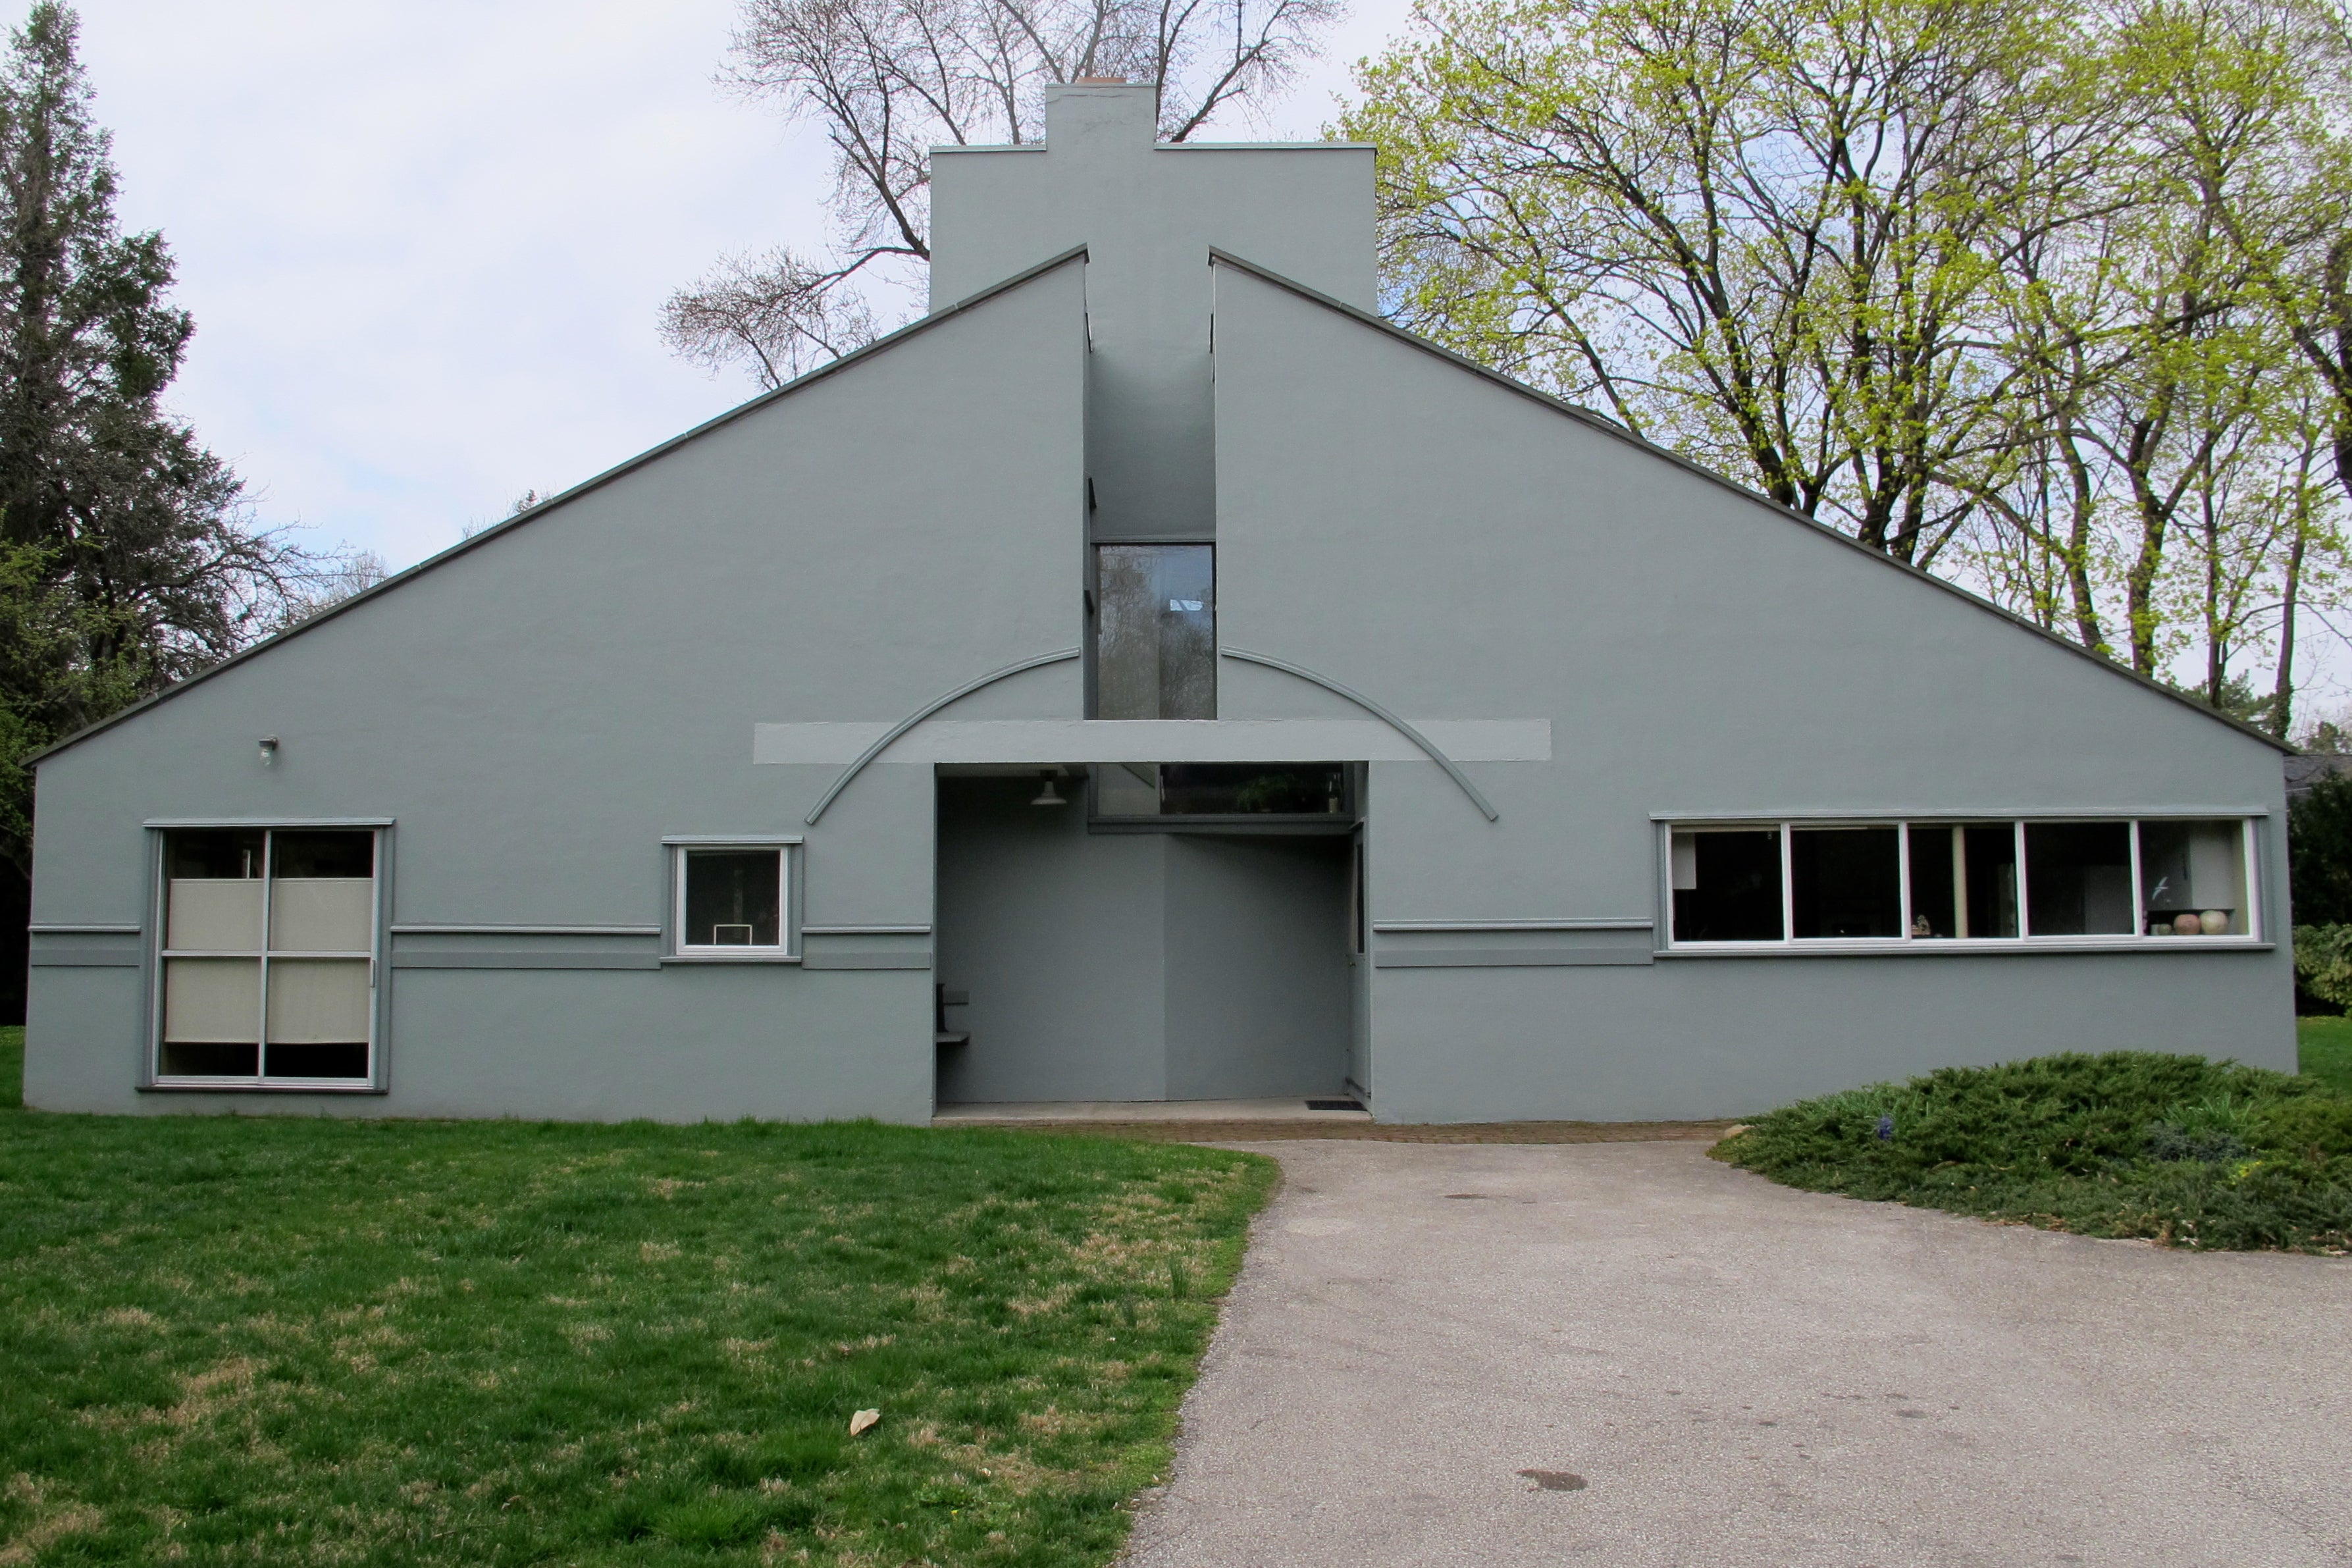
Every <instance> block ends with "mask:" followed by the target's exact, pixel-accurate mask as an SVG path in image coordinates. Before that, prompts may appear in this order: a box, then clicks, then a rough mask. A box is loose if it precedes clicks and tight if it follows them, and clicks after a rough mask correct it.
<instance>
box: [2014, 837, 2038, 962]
mask: <svg viewBox="0 0 2352 1568" xmlns="http://www.w3.org/2000/svg"><path fill="white" fill-rule="evenodd" d="M2009 826H2010V833H2011V851H2010V852H2011V854H2013V855H2015V856H2016V857H2017V939H2018V941H2020V942H2023V941H2024V940H2025V939H2026V938H2027V937H2030V936H2032V934H2033V924H2032V921H2030V920H2028V919H2027V918H2026V913H2025V911H2026V909H2027V894H2026V888H2025V824H2024V822H2023V821H2022V820H2020V821H2017V822H2012V823H2011V824H2010V825H2009Z"/></svg>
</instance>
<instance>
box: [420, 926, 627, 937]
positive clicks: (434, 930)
mask: <svg viewBox="0 0 2352 1568" xmlns="http://www.w3.org/2000/svg"><path fill="white" fill-rule="evenodd" d="M390 929H391V931H392V934H393V935H394V936H659V935H661V933H662V928H661V927H659V926H618V925H581V926H530V925H420V924H407V925H395V926H393V927H392V928H390Z"/></svg>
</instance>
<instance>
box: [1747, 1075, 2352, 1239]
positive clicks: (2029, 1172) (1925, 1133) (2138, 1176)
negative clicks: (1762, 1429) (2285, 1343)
mask: <svg viewBox="0 0 2352 1568" xmlns="http://www.w3.org/2000/svg"><path fill="white" fill-rule="evenodd" d="M1715 1153H1716V1157H1717V1158H1718V1159H1722V1160H1726V1161H1728V1162H1729V1163H1733V1164H1736V1165H1739V1166H1741V1167H1743V1168H1745V1169H1747V1170H1750V1171H1754V1172H1756V1173H1758V1174H1759V1175H1764V1176H1769V1177H1770V1178H1771V1179H1773V1180H1774V1181H1778V1182H1782V1183H1785V1184H1788V1185H1790V1186H1795V1187H1803V1188H1807V1189H1809V1190H1811V1191H1814V1192H1832V1193H1844V1194H1848V1195H1850V1196H1853V1197H1860V1198H1879V1199H1890V1200H1893V1201H1895V1202H1899V1203H1906V1204H1915V1205H1920V1206H1922V1207H1927V1208H1940V1209H1946V1210H1949V1211H1951V1212H1952V1213H1955V1214H1970V1215H1982V1216H1984V1217H1987V1218H1997V1219H2010V1220H2019V1221H2023V1222H2025V1223H2027V1224H2031V1225H2038V1226H2043V1227H2044V1228H2047V1229H2052V1230H2068V1231H2075V1232H2078V1233H2080V1234H2083V1235H2085V1236H2116V1237H2149V1238H2152V1239H2154V1240H2158V1241H2163V1242H2168V1243H2170V1244H2172V1245H2175V1246H2181V1247H2275V1248H2285V1249H2290V1250H2295V1251H2317V1252H2341V1251H2345V1250H2347V1249H2352V1097H2347V1096H2345V1095H2341V1094H2337V1093H2335V1092H2334V1091H2332V1090H2329V1089H2324V1088H2322V1087H2321V1086H2320V1085H2318V1084H2317V1083H2315V1082H2314V1081H2312V1080H2311V1079H2304V1078H2290V1077H2288V1076H2287V1075H2285V1074H2284V1073H2274V1072H2265V1071H2263V1070H2262V1069H2260V1068H2246V1067H2239V1066H2237V1065H2235V1064H2232V1063H2227V1062H2211V1061H2208V1060H2206V1059H2205V1058H2202V1057H2179V1056H2158V1055H2154V1054H2151V1053H2147V1052H2138V1051H2116V1052H2113V1053H2110V1054H2108V1055H2105V1056H2082V1055H2064V1056H2053V1057H2040V1058H2033V1059H2032V1060H2029V1061H2021V1062H2010V1063H2005V1064H2003V1065H2001V1066H1999V1067H1990V1068H1941V1069H1939V1070H1937V1071H1936V1072H1932V1073H1929V1074H1927V1076H1926V1077H1924V1078H1916V1079H1912V1080H1911V1081H1910V1082H1908V1083H1904V1084H1892V1083H1887V1084H1874V1085H1872V1086H1871V1087H1869V1088H1866V1089H1850V1090H1847V1091H1846V1092H1844V1093H1843V1094H1832V1095H1826V1096H1823V1097H1822V1098H1821V1099H1819V1100H1804V1101H1802V1102H1801V1103H1799V1104H1796V1105H1791V1106H1788V1107H1786V1108H1784V1109H1782V1110H1776V1111H1773V1112H1772V1113H1771V1114H1769V1115H1768V1116H1765V1117H1762V1118H1760V1119H1759V1120H1758V1121H1756V1122H1755V1124H1754V1125H1753V1126H1751V1127H1749V1128H1748V1129H1747V1130H1746V1131H1742V1132H1740V1133H1738V1134H1737V1135H1736V1136H1734V1137H1731V1138H1727V1139H1726V1140H1725V1141H1724V1142H1721V1143H1718V1144H1717V1145H1716V1149H1715Z"/></svg>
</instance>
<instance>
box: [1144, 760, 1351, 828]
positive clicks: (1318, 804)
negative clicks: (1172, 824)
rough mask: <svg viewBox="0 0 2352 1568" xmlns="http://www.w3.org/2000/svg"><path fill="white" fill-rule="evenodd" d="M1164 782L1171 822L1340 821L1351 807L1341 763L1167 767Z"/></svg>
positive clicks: (1163, 803)
mask: <svg viewBox="0 0 2352 1568" xmlns="http://www.w3.org/2000/svg"><path fill="white" fill-rule="evenodd" d="M1347 795H1348V770H1347V768H1346V766H1345V765H1344V764H1342V763H1162V764H1160V811H1161V813H1162V814H1163V815H1165V816H1266V815H1273V816H1339V815H1340V814H1341V812H1342V811H1343V810H1344V809H1345V808H1346V805H1347Z"/></svg>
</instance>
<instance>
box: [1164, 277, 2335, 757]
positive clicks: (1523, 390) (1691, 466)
mask: <svg viewBox="0 0 2352 1568" xmlns="http://www.w3.org/2000/svg"><path fill="white" fill-rule="evenodd" d="M1209 264H1210V265H1211V266H1212V267H1230V268H1234V270H1235V271H1237V272H1244V273H1247V274H1248V275H1249V276H1251V277H1253V278H1255V279H1258V280H1259V281H1261V282H1265V283H1270V284H1272V285H1274V287H1276V288H1277V289H1283V290H1285V291H1286V292H1288V293H1292V294H1296V295H1297V296H1298V297H1299V298H1300V299H1302V300H1307V301H1309V302H1311V303H1313V304H1317V305H1320V306H1322V307H1324V308H1325V309H1326V310H1336V311H1338V312H1339V314H1340V315H1343V316H1347V317H1349V318H1350V319H1352V320H1354V321H1359V322H1360V323H1362V324H1363V325H1365V326H1368V327H1372V328H1375V329H1377V330H1379V331H1381V332H1384V333H1386V334H1387V335H1389V336H1390V337H1392V338H1395V339H1397V340H1398V341H1399V342H1404V343H1408V344H1410V345H1412V347H1414V348H1416V349H1419V350H1421V351H1422V352H1423V353H1427V354H1433V355H1435V356H1436V357H1437V358H1439V359H1442V360H1444V362H1445V363H1448V364H1450V365H1453V366H1454V368H1455V369H1457V370H1465V371H1467V372H1469V373H1470V374H1472V375H1475V376H1476V377H1478V378H1479V379H1480V380H1482V381H1489V382H1492V383H1494V384H1496V386H1499V387H1501V388H1503V389H1504V390H1505V391H1507V392H1514V393H1517V395H1520V396H1521V397H1525V398H1528V399H1529V400H1530V401H1532V402H1536V403H1539V404H1541V405H1544V406H1545V407H1546V408H1549V409H1550V410H1552V411H1553V412H1554V413H1557V414H1564V415H1566V416H1569V417H1570V419H1573V420H1575V421H1576V422H1577V423H1578V424H1580V425H1583V426H1587V427H1589V428H1591V429H1593V430H1597V431H1599V432H1601V434H1602V435H1605V436H1611V437H1615V438H1616V439H1617V440H1620V441H1622V442H1624V443H1625V444H1626V445H1627V446H1629V447H1634V448H1635V449H1637V450H1639V451H1643V452H1646V453H1648V454H1650V455H1651V456H1652V457H1654V458H1663V459H1664V460H1665V461H1667V462H1669V463H1672V464H1674V465H1675V467H1676V468H1681V469H1683V470H1685V472H1688V473H1692V474H1696V475H1697V476H1698V477H1699V478H1700V479H1706V480H1709V481H1710V482H1712V483H1714V484H1717V485H1720V486H1722V487H1723V488H1724V489H1727V490H1729V491H1731V492H1732V493H1733V494H1735V495H1738V496H1742V497H1745V498H1746V499H1747V500H1751V501H1754V502H1755V503H1756V504H1757V505H1759V506H1761V507H1766V508H1769V510H1771V511H1772V512H1773V514H1774V515H1776V516H1778V517H1781V518H1784V519H1787V520H1788V521H1793V522H1799V523H1802V524H1803V525H1804V526H1805V527H1807V528H1809V529H1811V530H1812V531H1814V532H1815V533H1818V534H1820V535H1822V537H1823V538H1825V539H1831V540H1834V541H1836V542H1838V543H1840V544H1843V545H1844V546H1845V547H1846V548H1847V549H1849V550H1853V551H1858V552H1861V553H1862V554H1864V555H1866V556H1868V557H1869V558H1870V559H1871V560H1873V561H1875V562H1877V563H1880V564H1881V565H1883V566H1889V567H1892V568H1894V569H1895V571H1897V572H1900V573H1903V574H1905V575H1906V576H1909V577H1914V578H1916V579H1917V580H1918V581H1920V582H1922V583H1926V584H1930V585H1932V586H1934V587H1937V588H1940V589H1942V590H1943V591H1944V592H1945V593H1947V594H1949V595H1952V596H1953V597H1955V598H1957V599H1959V600H1960V601H1962V602H1963V603H1965V604H1969V605H1974V606H1975V607H1976V608H1978V609H1979V610H1982V611H1984V612H1985V613H1986V614H1988V615H1992V616H2000V618H2001V619H2002V620H2004V621H2007V622H2008V623H2009V624H2010V625H2011V626H2015V627H2017V628H2018V629H2019V630H2021V631H2027V632H2031V633H2032V634H2033V635H2034V636H2035V637H2040V638H2041V639H2042V640H2043V641H2044V642H2047V643H2049V644H2050V645H2051V646H2052V647H2061V648H2063V649H2065V650H2066V651H2067V652H2068V653H2071V654H2073V655H2074V656H2075V657H2076V658H2084V659H2088V660H2090V661H2091V663H2093V664H2095V665H2096V666H2098V667H2099V668H2101V669H2104V670H2105V671H2107V672H2108V673H2109V674H2111V675H2120V676H2122V677H2123V678H2124V679H2126V680H2128V681H2131V682H2132V683H2133V684H2135V685H2137V686H2142V687H2145V688H2147V689H2148V690H2150V691H2153V692H2155V693H2156V694H2157V695H2158V696H2159V697H2165V698H2168V699H2170V700H2172V701H2174V702H2178V703H2179V704H2180V706H2182V707H2183V708H2186V709H2188V710H2189V711H2190V712H2192V713H2196V714H2199V715H2201V716H2202V717H2204V718H2207V719H2210V720H2212V721H2214V722H2215V723H2217V724H2221V725H2225V726H2227V727H2228V728H2230V729H2232V730H2235V731H2238V732H2239V733H2241V734H2242V735H2246V736H2249V737H2251V738H2252V739H2254V740H2257V741H2260V742H2263V744H2264V745H2266V746H2269V747H2270V748H2272V749H2273V751H2276V752H2282V753H2284V754H2285V755H2287V756H2290V757H2293V756H2300V755H2302V753H2303V749H2302V748H2301V747H2299V746H2296V745H2294V744H2292V743H2291V742H2285V741H2282V740H2280V739H2279V738H2278V737H2277V736H2276V735H2273V734H2272V733H2271V732H2270V731H2267V730H2263V729H2259V728H2257V727H2256V726H2254V725H2252V724H2249V723H2247V722H2246V721H2244V720H2242V719H2233V718H2231V716H2230V715H2229V714H2227V713H2221V712H2217V711H2216V710H2213V709H2211V708H2208V707H2207V706H2206V705H2205V704H2204V703H2202V702H2200V701H2198V700H2196V699H2195V698H2193V697H2190V696H2188V695H2186V694H2184V693H2182V692H2179V691H2177V690H2175V689H2172V688H2171V687H2169V686H2167V685H2165V684H2164V682H2162V681H2160V680H2153V679H2149V678H2148V677H2147V676H2145V675H2142V674H2140V673H2139V671H2137V670H2136V669H2133V668H2130V667H2129V666H2127V665H2122V664H2117V663H2116V661H2115V660H2114V659H2112V658H2107V657H2106V656H2105V654H2101V653H2094V652H2093V651H2092V650H2091V649H2089V648H2086V647H2084V646H2083V645H2082V644H2080V643H2077V642H2070V641H2068V640H2067V639H2066V638H2064V637H2060V636H2059V635H2058V634H2057V633H2055V632H2053V631H2052V630H2050V629H2049V628H2048V627H2046V626H2035V625H2034V624H2033V623H2032V621H2029V620H2027V619H2026V618H2025V617H2024V616H2021V615H2019V614H2017V613H2016V612H2015V611H2013V610H2006V609H2003V608H2002V607H2001V606H2000V605H1996V604H1994V603H1993V602H1992V601H1991V600H1990V599H1988V598H1986V597H1985V596H1984V595H1981V594H1977V593H1972V592H1970V591H1969V589H1966V588H1963V587H1961V586H1960V585H1959V584H1957V583H1953V582H1948V581H1947V580H1946V579H1944V578H1942V577H1938V576H1937V575H1936V574H1934V573H1932V572H1929V571H1927V570H1926V569H1924V568H1922V567H1918V566H1914V565H1912V564H1911V563H1909V562H1907V561H1898V560H1896V559H1895V557H1894V556H1892V555H1889V554H1887V553H1886V552H1884V551H1880V550H1873V549H1872V548H1871V547H1870V546H1869V545H1867V544H1864V543H1863V542H1862V541H1860V540H1858V539H1855V538H1853V537H1852V536H1851V535H1849V534H1845V533H1841V532H1840V531H1837V530H1836V529H1834V528H1832V527H1831V526H1830V525H1829V524H1828V523H1825V522H1822V521H1820V520H1818V519H1816V518H1810V517H1807V516H1806V515H1805V514H1804V513H1803V512H1801V511H1799V510H1796V509H1794V508H1793V507H1788V506H1783V505H1782V504H1781V503H1780V502H1779V501H1776V500H1773V499H1772V498H1771V497H1770V496H1768V495H1766V494H1764V493H1763V492H1762V491H1761V490H1757V489H1749V488H1748V486H1746V485H1744V484H1741V483H1740V482H1739V481H1738V479H1733V478H1731V477H1730V476H1729V475H1727V474H1723V473H1719V472H1717V470H1715V469H1713V468H1708V467H1707V466H1706V464H1704V463H1697V462H1694V461H1692V460H1691V459H1690V458H1685V457H1684V456H1683V455H1682V454H1681V453H1680V452H1675V451H1670V450H1668V449H1667V448H1666V447H1661V446H1659V445H1657V444H1656V443H1655V442H1654V441H1648V440H1644V439H1643V437H1639V436H1636V435H1635V434H1633V431H1631V430H1628V429H1627V428H1625V426H1622V425H1620V424H1618V423H1617V421H1615V420H1614V419H1612V418H1610V417H1608V416H1606V415H1602V414H1596V413H1594V412H1593V411H1592V410H1591V409H1590V408H1582V407H1579V406H1578V405H1575V404H1573V403H1570V402H1568V401H1567V400H1566V399H1564V398H1559V397H1554V396H1553V395H1551V394H1550V393H1549V392H1543V391H1540V390H1538V388H1535V387H1532V386H1529V385H1528V384H1527V383H1526V382H1523V381H1514V380H1513V379H1512V378H1511V377H1509V376H1507V375H1505V374H1503V373H1502V372H1500V371H1497V370H1492V369H1489V368H1488V367H1487V366H1486V365H1483V364H1480V363H1478V362H1477V361H1476V360H1474V359H1471V358H1469V357H1467V356H1466V355H1464V354H1459V353H1454V351H1453V350H1452V349H1449V348H1447V347H1445V346H1444V344H1442V343H1435V342H1431V341H1430V340H1429V339H1427V338H1424V337H1423V336H1422V335H1421V334H1420V333H1418V332H1412V331H1406V330H1405V329H1404V328H1402V327H1400V326H1398V325H1397V324H1396V323H1395V322H1394V321H1390V320H1388V319H1387V318H1386V317H1384V316H1380V315H1376V314H1374V313H1373V312H1372V311H1370V310H1362V309H1360V308H1358V307H1357V306H1354V305H1350V304H1349V303H1348V302H1347V301H1346V300H1336V299H1333V298H1332V297H1331V296H1330V295H1328V294H1326V293H1324V292H1323V291H1322V290H1321V289H1315V288H1312V287H1310V286H1309V285H1307V284H1305V283H1301V282H1299V281H1298V280H1297V279H1293V278H1285V277H1284V276H1283V275H1282V274H1281V273H1279V272H1276V271H1275V270H1273V269H1272V268H1266V267H1261V266H1259V265H1258V264H1257V263H1256V262H1255V261H1250V260H1247V259H1245V258H1242V257H1239V256H1235V255H1234V254H1233V253H1232V252H1231V251H1226V250H1220V249H1218V248H1217V247H1215V246H1211V247H1209ZM1210 331H1211V333H1212V338H1211V343H1212V347H1213V345H1214V342H1215V339H1214V336H1213V334H1214V332H1215V325H1214V322H1213V321H1212V324H1211V328H1210Z"/></svg>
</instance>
